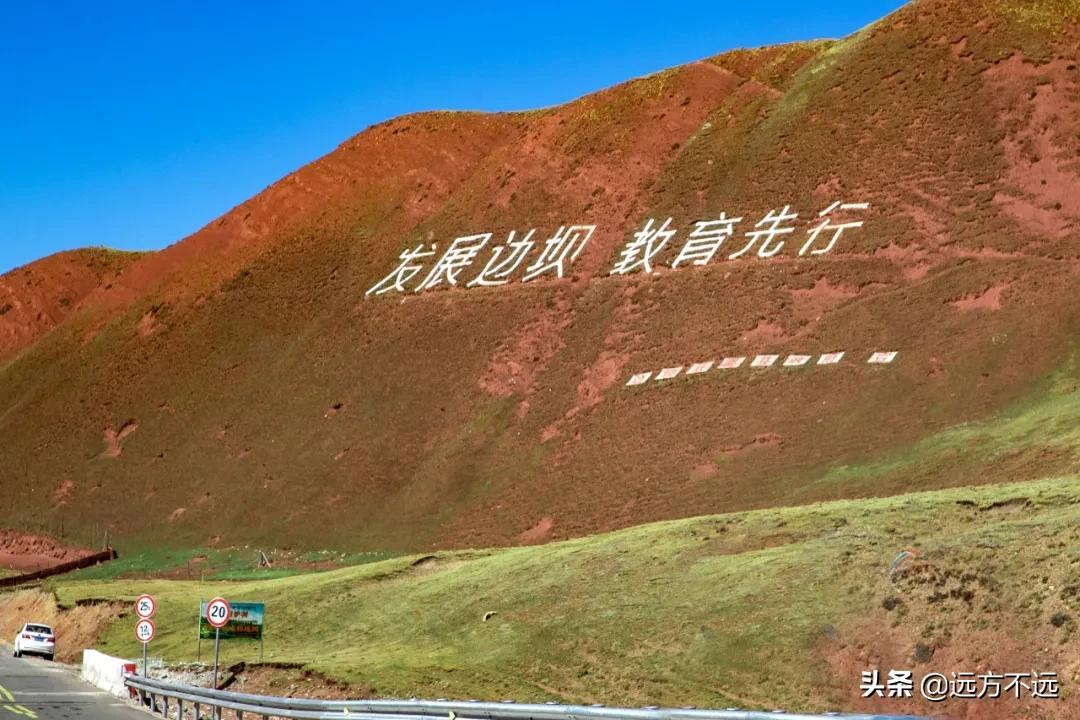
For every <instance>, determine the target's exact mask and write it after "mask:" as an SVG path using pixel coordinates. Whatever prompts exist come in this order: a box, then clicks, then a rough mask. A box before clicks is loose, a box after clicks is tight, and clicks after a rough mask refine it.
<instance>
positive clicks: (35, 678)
mask: <svg viewBox="0 0 1080 720" xmlns="http://www.w3.org/2000/svg"><path fill="white" fill-rule="evenodd" d="M149 717H150V716H149V715H147V714H146V713H144V712H142V711H141V710H138V709H136V708H134V707H131V706H130V705H126V704H124V703H123V702H122V701H121V700H120V699H119V698H116V697H114V696H112V695H109V694H108V693H104V692H101V691H99V690H98V689H97V688H95V687H93V686H92V685H87V684H86V683H84V682H83V681H82V680H80V679H79V676H78V674H77V673H76V672H75V671H74V670H72V669H71V668H68V667H65V666H62V665H58V664H55V663H49V662H45V661H44V660H38V659H36V658H20V659H15V658H13V657H11V648H10V647H8V646H4V645H0V720H148V718H149Z"/></svg>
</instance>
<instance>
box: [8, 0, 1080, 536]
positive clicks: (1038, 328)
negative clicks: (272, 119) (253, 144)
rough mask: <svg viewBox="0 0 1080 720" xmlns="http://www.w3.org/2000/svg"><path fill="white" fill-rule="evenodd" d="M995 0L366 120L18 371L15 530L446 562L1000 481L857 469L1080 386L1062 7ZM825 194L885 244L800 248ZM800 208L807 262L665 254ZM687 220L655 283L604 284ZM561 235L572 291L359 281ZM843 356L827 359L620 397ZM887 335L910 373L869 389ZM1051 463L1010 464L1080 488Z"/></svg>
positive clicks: (1069, 23)
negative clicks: (638, 234) (765, 360)
mask: <svg viewBox="0 0 1080 720" xmlns="http://www.w3.org/2000/svg"><path fill="white" fill-rule="evenodd" d="M1007 7H1012V6H1011V5H1010V4H1008V3H1004V4H1003V3H994V2H985V3H976V4H966V3H956V2H946V1H944V0H935V1H933V2H930V1H927V2H916V3H913V4H911V5H908V6H906V7H905V8H903V9H901V10H900V11H898V12H897V13H894V14H892V15H890V16H888V17H887V18H885V19H883V20H882V21H879V22H878V23H875V24H873V25H871V26H869V27H868V28H866V29H864V30H862V31H860V32H859V33H857V34H856V35H854V36H852V37H849V38H847V39H844V40H840V41H818V42H812V43H802V44H791V45H786V46H781V47H778V48H766V49H760V50H753V51H734V52H732V53H728V54H724V55H721V56H718V57H716V58H710V59H707V60H704V61H699V62H696V63H691V64H689V65H685V66H681V67H678V68H673V69H671V70H667V71H663V72H661V73H656V74H654V75H650V76H646V77H644V78H639V79H637V80H633V81H629V82H627V83H623V84H621V85H618V86H615V87H613V88H610V89H608V90H605V91H601V92H599V93H595V94H592V95H589V96H585V97H583V98H580V99H578V100H576V101H573V102H571V103H568V104H566V105H562V106H558V107H555V108H547V109H543V110H537V111H529V112H522V113H502V114H494V115H481V114H476V113H432V114H422V115H414V116H406V117H404V118H397V119H394V120H390V121H387V122H385V123H381V124H379V125H375V126H372V127H371V128H369V129H367V130H366V131H364V132H363V133H361V134H360V135H357V136H355V137H353V138H351V139H350V140H347V141H346V142H344V143H342V145H341V146H339V147H338V148H337V149H336V150H334V151H333V152H331V153H329V154H328V155H326V156H324V157H323V158H320V159H319V160H317V161H315V162H314V163H311V164H309V165H307V166H305V167H304V168H301V169H300V170H298V171H296V172H294V173H291V174H290V175H288V176H286V177H285V178H283V179H282V180H281V181H279V182H278V183H275V184H274V185H272V186H270V187H269V188H267V189H266V190H264V191H263V192H262V193H259V194H258V195H256V196H255V197H253V198H252V199H251V200H248V201H246V202H245V203H242V204H241V205H239V206H237V207H236V208H234V209H233V210H231V211H230V212H229V213H226V214H225V215H223V216H222V217H221V218H219V219H217V220H215V221H214V222H212V223H210V224H208V225H207V226H206V227H204V228H203V229H202V230H200V231H199V232H197V233H195V234H194V235H192V236H191V237H189V238H187V239H185V240H184V241H182V242H180V243H177V244H175V245H173V246H170V247H169V248H167V249H165V250H163V251H160V252H158V253H154V254H152V255H148V256H144V257H141V258H138V259H136V260H135V261H134V262H132V263H131V264H130V265H128V266H127V267H125V268H124V270H123V271H122V272H121V273H119V274H118V275H117V277H116V278H115V279H113V280H112V281H111V282H110V283H105V284H102V285H101V286H100V287H96V288H94V289H93V290H92V291H91V292H89V293H88V294H87V295H86V296H85V297H84V298H83V300H82V301H81V303H80V306H79V308H78V312H76V313H73V314H71V315H67V316H65V318H64V319H63V320H62V322H59V323H57V324H55V326H51V327H49V328H46V329H45V330H43V331H42V333H39V334H37V335H35V336H34V340H35V342H33V343H32V344H26V345H24V346H22V347H21V348H19V349H18V350H17V351H15V352H12V351H10V350H9V351H8V352H7V354H6V360H2V361H0V362H2V363H3V364H0V380H2V381H3V382H2V383H0V432H2V433H3V434H4V437H5V439H6V442H5V445H4V446H3V448H0V463H2V464H3V466H4V467H6V468H8V471H7V472H8V476H7V478H6V480H7V482H9V483H10V485H11V487H12V493H11V494H10V496H9V497H8V498H7V499H6V502H7V507H6V509H7V510H8V511H9V513H10V514H9V516H10V517H12V518H13V519H14V520H13V521H14V522H15V523H16V524H18V525H20V526H22V527H24V528H25V529H49V528H54V527H56V526H58V525H60V524H61V523H64V524H65V527H68V528H72V531H73V532H79V531H80V526H81V531H85V530H86V529H87V527H88V526H89V525H90V524H94V525H108V526H109V527H111V528H112V531H113V534H114V536H115V537H118V538H123V539H126V540H127V541H129V542H133V543H150V542H169V543H188V544H215V543H226V544H230V543H245V542H268V543H279V544H297V545H301V546H303V545H312V544H315V543H322V544H324V545H325V544H331V545H335V546H343V547H344V546H350V547H367V548H379V549H382V548H390V549H398V548H400V549H427V548H431V547H468V546H479V545H489V544H516V543H533V542H543V541H546V540H550V539H558V538H564V537H571V536H576V535H583V534H590V533H593V532H597V531H602V530H609V529H614V528H618V527H624V526H627V525H632V524H637V523H641V522H647V521H651V520H660V519H667V518H673V517H682V516H686V515H692V514H701V513H705V512H727V511H732V510H741V509H747V508H754V507H767V506H772V505H784V504H791V503H793V502H799V503H803V502H813V501H816V500H823V499H835V498H843V497H856V496H858V497H863V496H867V495H875V494H881V493H886V494H890V493H896V492H903V491H905V490H914V489H930V488H934V487H946V486H955V485H962V484H971V483H976V482H997V481H1000V480H1001V479H1003V478H1002V477H1001V473H1002V472H1003V470H1002V469H1001V468H995V467H991V464H992V463H991V461H990V460H989V459H987V460H985V461H978V460H977V459H976V460H972V459H970V458H965V459H964V460H963V461H962V462H960V461H957V462H955V463H950V462H943V463H940V464H939V465H938V466H935V467H937V470H936V471H935V472H934V473H915V475H914V476H913V477H912V478H909V479H908V480H907V481H906V482H907V484H905V480H904V479H903V478H897V477H890V476H889V475H888V474H887V473H884V474H880V475H876V476H870V477H858V478H851V477H848V476H845V475H844V473H843V472H842V471H840V470H839V469H841V468H844V467H854V466H863V465H866V464H868V463H872V461H873V460H874V459H875V458H879V457H882V456H886V455H889V454H890V453H895V452H900V451H902V450H903V449H904V448H906V447H909V446H911V445H912V444H914V443H918V442H919V441H921V440H924V439H925V438H927V437H932V436H934V435H935V434H936V433H939V432H942V431H945V430H947V429H948V428H950V427H954V426H956V425H958V424H963V423H970V422H973V421H978V420H982V419H987V418H993V417H997V416H998V415H1000V414H1001V413H1003V412H1007V411H1008V408H1010V407H1015V406H1016V405H1017V404H1019V403H1023V402H1025V398H1030V397H1032V396H1033V395H1036V394H1037V393H1038V392H1039V388H1040V387H1042V386H1043V385H1045V384H1046V383H1047V382H1048V378H1050V377H1053V376H1055V375H1056V374H1058V373H1062V372H1065V373H1066V376H1069V373H1073V372H1074V370H1072V369H1071V368H1073V365H1072V364H1071V361H1070V358H1071V357H1072V353H1073V345H1074V342H1075V341H1074V338H1075V336H1076V329H1077V320H1078V317H1077V311H1076V309H1075V308H1074V307H1073V303H1071V302H1070V297H1071V293H1072V290H1071V288H1072V286H1073V284H1074V283H1075V281H1076V277H1077V275H1078V274H1080V237H1078V230H1077V228H1078V226H1080V225H1078V223H1080V208H1078V207H1076V205H1075V201H1074V198H1076V197H1080V181H1078V179H1077V178H1080V167H1078V165H1077V161H1076V160H1075V158H1076V157H1080V111H1078V109H1080V90H1078V88H1080V83H1078V80H1077V72H1076V62H1077V58H1076V55H1077V53H1076V47H1077V45H1078V44H1077V43H1076V42H1074V40H1075V39H1076V38H1077V37H1078V32H1077V26H1076V22H1075V17H1076V15H1068V14H1065V11H1067V10H1069V7H1070V4H1069V3H1068V2H1046V3H1043V4H1041V5H1040V6H1039V7H1051V8H1058V7H1060V8H1061V9H1062V12H1061V13H1060V14H1059V16H1060V18H1061V22H1060V24H1059V25H1058V26H1057V27H1056V28H1050V29H1043V28H1042V26H1041V25H1040V23H1042V22H1044V21H1045V19H1046V15H1044V14H1043V15H1040V14H1039V13H1035V15H1033V16H1032V15H1031V14H1030V13H1028V14H1026V15H1025V14H1024V13H1020V14H1019V15H1018V14H1016V13H1014V12H1013V11H1012V10H1008V9H1007ZM1002 8H1006V9H1002ZM1017 12H1019V11H1017ZM1032 18H1034V19H1032ZM836 201H846V202H853V203H859V202H861V203H866V204H868V205H869V207H868V209H867V211H866V213H865V215H864V216H861V217H860V219H863V220H865V225H864V226H863V227H860V228H859V229H858V230H857V231H854V232H853V233H852V234H850V235H845V236H844V239H842V241H841V242H840V243H839V244H838V245H837V247H836V249H835V250H834V251H832V252H831V253H829V254H828V255H823V256H820V257H800V256H798V254H797V251H798V248H799V247H800V246H801V245H802V242H803V241H804V240H805V237H806V235H805V232H806V229H807V227H809V226H810V223H811V222H812V219H814V218H817V217H818V215H819V214H820V213H822V212H823V211H824V210H825V209H827V208H829V207H830V206H831V204H832V203H834V202H836ZM787 206H790V208H791V211H792V212H797V213H798V214H799V216H800V220H799V222H800V224H799V226H798V233H799V235H798V236H797V237H798V240H797V241H796V240H794V239H793V238H794V237H796V236H794V235H793V236H792V238H790V239H789V242H790V245H788V246H786V249H785V250H784V252H782V253H780V254H778V255H777V256H776V257H772V258H763V257H753V256H748V257H743V258H737V259H735V260H728V259H726V258H720V257H719V256H718V257H717V258H716V259H715V260H714V261H713V262H711V263H709V264H707V265H705V266H702V267H696V266H695V267H680V268H678V269H675V270H673V269H671V265H672V261H673V258H674V254H675V252H676V251H677V249H678V248H679V247H680V246H681V245H682V243H683V241H684V240H685V239H686V235H687V233H688V232H689V230H690V228H691V226H692V223H693V222H694V221H697V220H703V219H709V218H715V217H717V215H718V213H719V212H721V211H724V212H727V213H728V216H729V217H735V216H745V217H746V220H745V225H744V226H742V227H740V229H739V235H738V236H737V239H738V240H739V244H738V245H739V246H741V245H742V244H743V243H744V242H745V238H744V235H743V233H744V232H745V231H748V230H750V228H751V227H753V224H754V223H756V222H758V221H759V220H760V219H761V218H762V217H763V216H765V215H766V213H768V212H771V211H777V210H779V209H780V208H781V207H787ZM668 217H671V218H673V222H674V224H675V227H676V228H677V230H678V232H679V234H678V235H677V236H676V238H675V240H673V241H672V243H671V245H670V246H669V247H668V248H666V251H665V253H661V254H660V255H658V256H657V260H656V263H655V266H656V270H657V272H656V273H640V272H639V273H635V274H632V275H626V276H612V275H610V269H611V267H612V263H613V262H614V261H615V260H616V258H617V257H618V256H619V253H620V252H621V250H622V249H623V248H625V246H626V244H627V241H628V240H630V239H631V237H632V234H633V233H634V232H635V231H637V230H640V229H641V228H642V227H643V226H644V225H645V223H646V221H647V220H648V219H650V218H652V219H655V220H656V222H657V223H660V222H662V221H663V220H664V219H665V218H668ZM579 223H580V224H593V223H595V224H596V226H597V228H596V231H595V234H594V235H593V236H592V238H591V240H590V241H589V243H588V244H587V245H586V247H585V248H584V250H583V251H582V252H581V255H580V257H578V258H577V260H576V262H574V263H573V265H572V272H569V273H568V274H567V276H566V277H563V278H551V279H542V280H537V281H535V282H529V283H522V282H519V281H518V280H517V279H515V280H514V281H513V282H511V283H510V284H507V285H504V286H501V287H493V288H473V289H468V290H465V289H462V288H461V287H457V288H451V289H439V288H437V289H433V290H431V291H426V292H422V293H415V292H411V291H410V292H408V293H403V294H396V295H392V296H382V297H377V298H372V297H367V298H366V297H365V293H366V292H367V291H368V290H369V289H370V288H372V287H373V286H374V285H375V284H376V283H377V282H378V281H379V280H380V279H381V278H383V277H385V276H386V275H387V273H390V272H391V271H392V270H393V269H394V268H395V267H396V266H397V265H398V263H399V259H398V258H399V255H400V253H401V252H402V251H403V250H405V249H409V248H414V247H416V246H418V245H419V246H427V245H430V244H431V243H438V249H439V251H440V252H442V251H444V250H445V249H446V248H447V246H448V245H449V243H450V242H451V241H452V240H453V239H454V238H456V237H460V236H465V235H469V234H472V233H482V232H489V231H490V232H492V233H493V234H494V237H493V242H492V244H493V245H494V244H495V243H501V242H502V240H503V239H504V237H505V234H506V233H507V232H508V231H510V230H517V231H518V232H525V231H526V230H528V229H530V228H537V236H538V238H537V239H538V240H541V238H542V239H546V238H547V237H550V236H551V235H552V234H553V233H554V232H555V231H556V229H557V228H559V227H560V226H564V225H568V224H579ZM732 242H734V240H733V241H732ZM735 247H737V246H733V249H734V248H735ZM435 259H437V256H436V257H432V258H431V260H432V261H434V260H435ZM487 259H488V256H487V255H482V256H480V258H479V259H478V260H477V261H476V264H475V265H474V266H472V267H471V268H470V271H469V274H468V276H467V277H464V278H463V279H464V280H468V279H471V278H472V277H473V275H475V273H476V272H477V271H479V269H480V268H482V267H483V263H484V262H485V261H486V260H487ZM4 277H5V278H6V277H7V276H4ZM419 280H420V277H417V278H416V282H419ZM106 284H111V287H105V285H106ZM444 285H445V284H444ZM2 302H3V298H0V303H2ZM4 322H5V321H4V319H3V318H2V317H0V329H2V328H3V327H4ZM0 350H4V348H3V347H0ZM840 350H844V351H847V352H848V353H849V355H848V357H847V361H846V363H845V364H842V365H841V366H839V367H836V368H832V369H831V370H817V369H815V370H814V371H810V370H807V371H806V372H785V371H783V370H782V369H781V368H774V369H771V370H769V371H752V372H751V371H749V370H748V371H746V372H742V371H740V372H739V373H734V374H730V375H721V374H720V373H718V372H717V371H713V372H710V373H705V374H704V375H703V376H701V377H696V378H694V379H690V378H681V379H679V380H677V381H675V382H672V383H670V384H665V385H660V384H657V383H655V382H654V381H653V382H651V383H650V384H649V385H647V386H646V387H644V388H641V389H625V388H623V385H624V383H625V382H626V380H627V379H628V378H629V376H630V375H631V374H633V373H636V372H641V371H644V370H653V369H658V368H662V367H669V366H673V365H679V364H684V363H691V362H698V361H708V360H716V359H719V358H720V357H722V356H724V355H747V356H752V355H756V354H759V353H770V354H780V355H784V356H786V355H789V354H794V353H798V354H803V353H806V354H813V355H817V354H819V353H827V352H833V351H840ZM875 350H896V351H899V352H900V355H899V356H898V358H899V359H898V361H897V362H896V363H894V364H893V365H891V366H888V367H887V368H872V367H867V366H866V365H865V363H864V361H865V357H866V356H867V355H868V354H869V352H871V351H875ZM832 370H835V372H832ZM1040 447H1041V446H1040V443H1039V441H1038V440H1037V439H1035V440H1033V441H1032V448H1031V449H1030V452H1027V453H1024V454H1022V456H1021V457H1020V458H1019V460H1018V461H1017V463H1016V464H1014V465H1010V467H1009V472H1011V473H1015V474H1016V475H1015V476H1014V477H1010V478H1009V479H1018V478H1021V477H1041V476H1043V475H1044V474H1053V473H1057V472H1065V471H1068V470H1069V469H1071V468H1074V467H1075V463H1076V457H1077V456H1076V454H1075V450H1073V449H1066V450H1064V451H1055V452H1047V453H1043V454H1040ZM935 462H939V461H937V460H935ZM837 473H839V474H837ZM828 477H833V478H837V477H839V478H841V479H840V481H835V482H822V479H823V478H828ZM60 488H66V490H64V491H63V492H60V491H59V489H60ZM135 499H137V500H138V503H139V508H140V509H139V511H138V512H137V513H136V512H135V510H134V509H133V508H132V507H131V506H130V503H131V502H132V501H133V500H135ZM251 506H255V507H258V508H260V510H261V512H259V513H252V512H251V511H250V507H251ZM76 508H78V512H77V516H76V517H73V516H72V513H74V512H75V509H76ZM327 518H333V519H334V522H332V523H328V522H326V520H327Z"/></svg>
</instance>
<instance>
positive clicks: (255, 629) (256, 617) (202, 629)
mask: <svg viewBox="0 0 1080 720" xmlns="http://www.w3.org/2000/svg"><path fill="white" fill-rule="evenodd" d="M229 604H230V605H231V606H232V618H231V619H230V620H229V622H228V624H227V625H225V627H223V628H221V639H222V640H233V639H237V638H244V639H248V640H262V637H263V627H264V626H265V622H266V605H265V604H263V603H243V602H234V603H229ZM214 632H215V631H214V628H212V627H210V623H208V622H207V621H206V603H205V602H204V603H200V607H199V637H200V638H207V639H211V640H212V639H213V638H214Z"/></svg>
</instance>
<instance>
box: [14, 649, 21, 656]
mask: <svg viewBox="0 0 1080 720" xmlns="http://www.w3.org/2000/svg"><path fill="white" fill-rule="evenodd" d="M13 654H14V655H15V657H17V658H18V657H22V653H21V652H19V648H15V652H14V653H13Z"/></svg>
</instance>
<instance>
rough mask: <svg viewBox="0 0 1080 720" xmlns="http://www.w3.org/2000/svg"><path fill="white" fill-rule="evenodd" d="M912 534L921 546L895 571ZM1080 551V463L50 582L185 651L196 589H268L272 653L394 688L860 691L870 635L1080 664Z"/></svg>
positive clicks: (234, 648)
mask: <svg viewBox="0 0 1080 720" xmlns="http://www.w3.org/2000/svg"><path fill="white" fill-rule="evenodd" d="M911 547H913V548H917V550H918V552H919V553H920V556H919V557H918V558H917V559H915V560H914V561H911V562H909V563H907V564H905V565H902V566H901V568H900V569H899V570H898V571H897V572H896V573H895V574H894V575H892V576H890V575H889V567H890V563H891V562H892V561H893V560H894V558H896V556H897V554H898V553H899V552H900V551H901V550H903V549H905V548H911ZM1078 565H1080V478H1077V477H1075V476H1074V477H1064V478H1054V479H1047V480H1043V481H1037V482H1026V483H1019V484H1011V485H1001V486H993V487H979V488H960V489H952V490H943V491H935V492H927V493H918V494H911V495H907V496H901V497H894V498H887V499H874V500H864V501H839V502H833V503H827V504H817V505H810V506H805V507H798V508H789V509H779V510H766V511H753V512H745V513H737V514H730V515H722V516H712V517H703V518H696V519H689V520H681V521H672V522H664V523H657V524H652V525H647V526H642V527H639V528H634V529H630V530H624V531H619V532H615V533H611V534H607V535H600V536H595V537H591V538H586V539H581V540H573V541H567V542H562V543H556V544H551V545H544V546H537V547H525V548H513V549H505V550H495V551H486V552H460V553H440V554H438V555H436V556H428V557H427V558H421V557H420V556H416V557H401V558H394V559H390V560H386V561H382V562H374V563H368V564H364V565H360V566H355V567H349V568H344V569H340V570H334V571H329V572H322V573H315V574H308V575H301V576H294V577H287V578H278V579H273V580H264V581H247V582H187V581H163V580H159V581H137V580H128V581H125V580H119V581H115V580H114V581H101V580H81V581H71V580H64V581H59V582H57V583H56V584H55V585H54V586H53V588H54V590H55V592H56V594H57V597H58V599H59V601H60V602H61V603H62V604H64V605H69V606H70V605H74V604H75V603H76V602H78V601H85V600H90V599H105V598H108V599H131V598H134V597H135V596H136V595H137V594H139V593H141V592H151V593H154V594H155V595H156V596H157V597H158V599H159V604H160V608H161V609H160V611H159V615H158V617H157V619H156V620H157V626H158V629H159V636H158V639H157V640H155V641H154V643H153V645H152V646H151V652H152V654H153V655H160V656H163V657H165V658H167V659H168V660H173V661H182V660H192V659H194V657H195V650H196V648H195V617H196V612H197V608H198V601H199V599H200V598H203V599H205V598H209V597H211V596H213V595H215V594H219V593H220V594H223V595H225V596H226V597H229V598H231V599H233V600H237V601H263V602H266V603H267V608H268V616H267V622H268V626H267V627H268V630H267V637H266V653H267V658H266V659H267V660H268V661H273V662H289V663H301V664H303V665H305V666H306V667H308V668H310V669H313V670H317V671H320V672H322V673H325V674H326V675H328V676H330V677H332V678H335V679H338V680H342V681H346V682H349V683H353V684H356V685H357V686H360V687H364V688H367V689H369V690H370V691H371V692H373V693H376V694H379V695H400V696H407V695H411V694H418V695H428V696H430V695H438V696H454V697H484V698H498V697H503V696H506V697H515V698H517V699H521V700H524V699H548V698H560V699H566V700H576V701H603V702H609V703H615V702H619V703H633V704H642V703H646V702H649V703H677V704H687V703H692V704H696V705H699V706H724V705H728V704H732V703H736V704H741V705H746V704H750V705H763V706H777V705H780V706H784V707H789V708H791V707H799V708H806V709H814V708H816V709H825V708H828V707H835V706H838V705H842V704H847V705H848V706H850V702H851V693H852V690H853V689H856V688H857V685H858V673H857V671H852V672H853V673H854V674H853V675H847V674H846V668H847V666H848V664H850V663H852V662H858V658H859V656H860V653H862V652H863V650H862V648H863V647H864V646H865V644H866V643H867V642H868V641H869V640H871V639H872V640H873V642H874V647H875V652H878V653H880V652H883V650H882V648H885V647H893V646H895V648H896V649H897V653H899V656H900V657H907V656H910V655H911V653H913V652H919V651H918V650H917V646H919V645H920V644H921V645H923V646H925V647H926V648H929V649H930V651H931V652H933V650H934V649H936V650H937V653H938V659H939V660H942V661H943V662H948V660H946V658H948V657H956V656H957V655H956V653H957V652H959V653H960V656H975V655H978V656H980V657H982V658H983V659H984V660H986V659H990V660H992V659H993V658H994V657H995V655H994V653H995V652H1000V651H1003V650H1002V649H1008V651H1009V652H1010V653H1011V654H1010V655H1009V656H1008V658H1002V662H1017V663H1019V665H1020V666H1022V667H1028V666H1029V665H1032V666H1040V667H1042V666H1044V663H1042V662H1040V661H1041V660H1046V659H1047V656H1046V653H1045V652H1044V650H1043V648H1048V649H1049V652H1050V654H1051V655H1053V661H1054V662H1062V663H1064V664H1063V665H1061V667H1062V668H1063V669H1064V668H1065V667H1068V666H1070V665H1071V666H1073V667H1075V663H1076V661H1077V659H1078V657H1077V649H1076V644H1075V643H1074V642H1073V643H1070V640H1073V639H1074V638H1075V635H1074V633H1075V622H1076V621H1075V619H1074V618H1075V614H1076V612H1077V610H1080V584H1078V583H1077V577H1078V573H1077V567H1078ZM885 606H891V609H886V607H885ZM488 612H494V613H496V614H495V615H494V616H492V617H490V619H488V620H487V621H485V620H484V616H485V613H488ZM131 625H132V618H131V617H130V615H129V616H128V617H125V618H124V619H122V620H120V621H117V622H115V623H114V624H113V625H112V626H111V627H109V629H108V630H107V632H106V633H105V636H104V638H103V642H102V643H101V649H103V650H104V651H106V652H111V653H117V654H121V655H135V654H136V653H137V650H138V648H137V646H136V644H135V642H134V640H133V638H132V635H131ZM205 651H206V647H205V646H204V659H205V657H206V656H205ZM1039 653H1043V654H1042V655H1039ZM256 655H257V647H256V646H255V645H254V643H246V644H245V643H234V644H228V645H226V646H225V647H224V649H223V657H224V658H225V659H226V660H227V661H238V660H248V661H252V660H254V659H256ZM792 658H798V659H799V661H798V662H792ZM1025 663H1026V664H1025ZM863 668H865V665H864V666H863ZM734 688H738V689H739V690H738V691H737V692H736V691H734V690H731V689H734ZM808 698H809V700H808Z"/></svg>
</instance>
